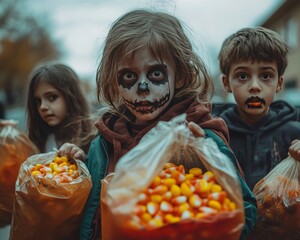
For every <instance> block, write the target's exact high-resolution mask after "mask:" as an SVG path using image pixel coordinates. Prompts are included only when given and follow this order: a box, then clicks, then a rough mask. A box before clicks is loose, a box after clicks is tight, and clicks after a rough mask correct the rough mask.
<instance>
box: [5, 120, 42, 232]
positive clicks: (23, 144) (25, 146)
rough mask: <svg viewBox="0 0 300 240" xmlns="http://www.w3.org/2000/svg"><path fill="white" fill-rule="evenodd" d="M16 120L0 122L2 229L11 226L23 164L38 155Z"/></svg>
mask: <svg viewBox="0 0 300 240" xmlns="http://www.w3.org/2000/svg"><path fill="white" fill-rule="evenodd" d="M16 124H17V122H16V121H14V120H2V121H0V156H1V158H0V227H3V226H5V225H9V224H10V223H11V218H12V209H13V202H14V196H15V183H16V180H17V176H18V172H19V168H20V166H21V164H22V163H23V162H24V161H25V160H26V159H27V158H28V157H29V156H31V155H33V154H36V153H38V149H37V147H36V146H35V145H34V144H33V143H32V142H31V141H30V140H29V138H28V137H27V136H26V134H25V133H23V132H21V131H19V130H18V129H17V128H16Z"/></svg>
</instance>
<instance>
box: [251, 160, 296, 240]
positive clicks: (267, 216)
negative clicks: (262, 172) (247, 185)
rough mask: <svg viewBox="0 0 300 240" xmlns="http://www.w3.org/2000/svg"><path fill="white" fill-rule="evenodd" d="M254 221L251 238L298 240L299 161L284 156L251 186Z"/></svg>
mask: <svg viewBox="0 0 300 240" xmlns="http://www.w3.org/2000/svg"><path fill="white" fill-rule="evenodd" d="M253 193H254V194H255V196H256V200H257V206H258V221H257V223H256V225H255V228H254V231H253V236H252V237H251V239H255V240H256V239H257V240H258V239H265V240H268V239H272V240H279V239H280V240H281V239H285V240H298V239H300V162H298V161H296V160H295V159H293V158H292V157H290V156H288V157H287V158H286V159H284V160H282V161H281V162H280V163H279V164H278V165H277V166H276V167H275V168H273V170H272V171H271V172H269V174H268V175H266V176H265V177H264V178H263V179H262V180H260V181H259V182H258V183H257V184H256V185H255V187H254V189H253Z"/></svg>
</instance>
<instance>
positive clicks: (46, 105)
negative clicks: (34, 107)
mask: <svg viewBox="0 0 300 240" xmlns="http://www.w3.org/2000/svg"><path fill="white" fill-rule="evenodd" d="M48 108H49V107H48V104H47V103H46V101H41V104H40V106H39V109H40V111H45V110H47V109H48Z"/></svg>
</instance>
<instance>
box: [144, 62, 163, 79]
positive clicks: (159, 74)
mask: <svg viewBox="0 0 300 240" xmlns="http://www.w3.org/2000/svg"><path fill="white" fill-rule="evenodd" d="M166 76H167V72H166V66H164V65H159V66H155V67H153V68H152V69H151V70H150V71H149V73H148V75H147V77H148V78H149V80H150V81H152V82H161V81H164V80H165V78H166Z"/></svg>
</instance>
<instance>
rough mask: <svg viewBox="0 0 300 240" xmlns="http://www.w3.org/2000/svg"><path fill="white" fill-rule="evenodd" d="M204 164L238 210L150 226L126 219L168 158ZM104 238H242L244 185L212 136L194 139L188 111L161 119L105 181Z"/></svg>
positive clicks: (168, 160) (144, 239)
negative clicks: (134, 225)
mask: <svg viewBox="0 0 300 240" xmlns="http://www.w3.org/2000/svg"><path fill="white" fill-rule="evenodd" d="M167 162H173V163H176V164H183V165H184V167H185V168H186V169H187V170H188V169H190V168H192V167H200V168H202V169H205V170H210V171H212V172H213V173H214V174H215V177H216V179H217V182H218V183H219V184H220V185H221V186H222V187H223V189H225V190H226V191H227V193H228V195H229V196H230V198H231V199H232V200H233V201H234V202H235V203H236V206H237V208H236V210H234V211H232V212H226V213H220V214H219V215H217V216H215V217H213V218H209V219H186V220H184V221H180V222H177V223H174V224H168V225H165V226H163V227H160V228H156V229H152V230H148V229H143V228H131V227H129V226H128V225H126V223H128V221H130V220H131V219H132V217H133V216H132V215H133V214H132V212H133V208H134V206H135V204H136V203H137V201H138V196H139V194H140V193H142V192H143V191H144V190H145V189H146V188H147V187H148V186H149V184H151V182H152V180H153V179H154V177H155V176H156V175H157V174H158V173H159V171H160V170H161V169H163V167H164V165H165V163H167ZM101 217H102V240H115V239H118V240H119V239H120V240H121V239H122V240H126V239H128V240H129V239H130V240H134V239H143V240H148V239H149V240H150V239H151V240H152V239H156V240H171V239H172V240H177V239H178V240H179V239H180V240H185V239H205V240H208V239H210V240H212V239H213V240H218V239H227V240H230V239H238V238H239V236H240V234H241V231H242V229H243V226H244V207H243V198H242V190H241V186H240V184H239V180H238V177H237V174H236V169H235V167H234V165H233V164H232V162H231V161H230V160H229V159H228V158H227V156H226V155H224V154H223V153H221V152H220V150H219V149H218V146H217V144H216V143H215V142H214V141H213V140H212V139H209V138H208V139H204V138H195V137H193V136H192V133H191V132H190V130H189V128H188V127H187V126H186V124H185V115H181V116H178V117H176V118H174V119H172V120H171V121H170V122H159V123H158V125H157V126H156V127H155V128H153V129H152V130H150V131H149V132H148V133H147V134H146V135H145V136H144V137H143V138H142V139H141V141H140V142H139V144H138V145H137V146H136V147H135V148H133V149H132V150H131V151H129V152H128V153H127V154H126V155H124V156H123V157H122V158H121V159H120V160H119V162H118V164H117V166H116V169H115V173H114V174H112V175H109V176H107V178H105V179H103V180H102V192H101Z"/></svg>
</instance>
